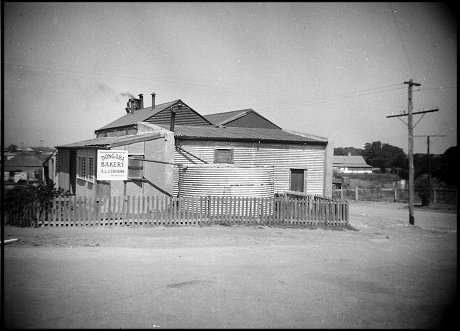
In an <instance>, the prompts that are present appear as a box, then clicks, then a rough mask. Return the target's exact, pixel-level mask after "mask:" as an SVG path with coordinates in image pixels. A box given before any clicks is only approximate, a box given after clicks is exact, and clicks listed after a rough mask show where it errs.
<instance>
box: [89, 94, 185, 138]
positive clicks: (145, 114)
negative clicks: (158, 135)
mask: <svg viewBox="0 0 460 331" xmlns="http://www.w3.org/2000/svg"><path fill="white" fill-rule="evenodd" d="M179 101H181V100H180V99H178V100H174V101H170V102H166V103H162V104H159V105H156V106H155V108H154V109H153V110H152V107H147V108H142V109H138V110H136V111H135V112H133V113H130V114H126V115H124V116H122V117H120V118H119V119H117V120H115V121H113V122H111V123H109V124H107V125H105V126H103V127H102V128H100V129H98V130H96V131H99V130H105V129H111V128H118V127H123V126H129V125H133V124H136V123H138V122H143V121H145V120H147V119H149V118H150V117H152V116H153V115H155V114H157V113H159V112H160V111H162V110H164V109H166V108H168V107H170V106H172V105H174V104H175V103H177V102H179Z"/></svg>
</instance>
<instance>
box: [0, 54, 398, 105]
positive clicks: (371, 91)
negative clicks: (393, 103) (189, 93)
mask: <svg viewBox="0 0 460 331" xmlns="http://www.w3.org/2000/svg"><path fill="white" fill-rule="evenodd" d="M44 62H48V64H51V68H50V67H49V65H48V66H46V65H45V66H40V65H37V64H20V63H17V62H16V63H15V62H11V61H5V62H4V63H5V64H6V65H9V66H16V68H12V70H37V71H42V72H43V71H45V72H46V71H48V73H49V71H50V70H51V71H54V72H56V73H64V74H66V73H67V74H84V75H90V76H96V77H97V76H100V74H101V70H99V71H98V72H96V71H95V70H94V69H90V68H84V67H83V69H79V68H75V66H73V67H74V68H72V66H69V67H66V68H59V67H57V66H58V65H61V66H62V65H63V64H59V63H54V62H51V61H44ZM102 73H104V74H106V75H110V76H114V77H118V78H123V79H133V80H141V81H152V79H151V78H149V77H147V76H145V74H143V75H138V74H137V73H135V72H132V71H131V72H129V74H128V73H123V71H120V72H118V73H115V72H111V71H102ZM133 73H134V75H133ZM170 77H175V76H174V75H170ZM154 81H156V82H158V83H161V82H163V83H174V84H182V85H189V86H192V87H193V88H195V89H198V90H200V91H202V92H204V93H205V94H215V89H216V88H217V87H216V85H215V84H212V83H211V82H208V84H203V83H197V82H196V81H193V82H187V81H186V80H184V78H183V77H182V78H180V79H178V80H175V79H171V78H163V79H161V78H155V79H154ZM398 85H402V84H401V83H398V84H389V85H383V86H377V87H373V88H368V89H363V90H356V91H351V92H345V93H339V94H335V95H328V96H322V97H317V98H312V99H307V100H305V98H304V96H303V95H302V96H300V95H296V94H291V93H282V92H279V91H276V92H272V91H270V90H267V89H259V88H254V87H251V88H247V87H240V88H239V87H228V86H220V87H219V88H221V89H225V90H244V91H254V92H258V93H263V94H270V95H278V96H279V97H280V99H281V101H284V102H290V101H291V100H292V102H299V101H302V102H304V103H310V104H312V103H313V104H315V103H318V102H319V103H321V102H323V101H333V100H337V99H341V98H355V97H360V96H366V95H372V94H376V93H385V92H390V91H394V90H398V89H403V88H404V87H400V88H395V89H386V88H388V87H394V86H398ZM210 87H212V88H210ZM382 89H386V90H382ZM379 90H380V91H379ZM284 97H286V98H287V100H286V99H284V100H283V98H284ZM304 105H305V104H304Z"/></svg>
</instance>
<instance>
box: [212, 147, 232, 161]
mask: <svg viewBox="0 0 460 331" xmlns="http://www.w3.org/2000/svg"><path fill="white" fill-rule="evenodd" d="M214 163H233V149H225V148H218V149H216V150H215V151H214Z"/></svg>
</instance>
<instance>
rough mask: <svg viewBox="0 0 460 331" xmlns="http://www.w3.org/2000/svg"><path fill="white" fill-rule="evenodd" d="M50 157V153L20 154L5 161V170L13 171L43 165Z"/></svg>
mask: <svg viewBox="0 0 460 331" xmlns="http://www.w3.org/2000/svg"><path fill="white" fill-rule="evenodd" d="M48 158H49V154H46V155H43V154H18V155H16V156H15V157H13V158H12V159H10V160H6V161H5V163H4V166H5V170H7V171H12V170H16V169H21V168H37V167H43V163H44V162H45V161H46V160H47V159H48Z"/></svg>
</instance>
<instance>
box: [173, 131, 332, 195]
mask: <svg viewBox="0 0 460 331" xmlns="http://www.w3.org/2000/svg"><path fill="white" fill-rule="evenodd" d="M176 145H177V146H179V147H181V148H183V149H184V150H186V151H188V152H190V153H191V154H193V155H195V156H197V157H199V158H200V159H202V160H204V161H206V162H208V163H214V151H215V149H216V148H231V149H233V160H234V164H235V165H240V166H273V167H274V190H275V192H285V191H288V190H289V189H290V169H306V178H305V180H306V193H309V194H321V195H323V194H324V193H325V191H324V184H325V179H324V178H325V162H326V148H325V146H324V145H294V144H264V143H249V142H247V143H246V142H221V141H220V142H219V141H195V140H178V141H177V142H176ZM174 162H175V163H181V164H203V162H201V161H199V160H198V159H195V158H193V157H191V156H190V155H188V154H186V153H184V152H181V151H180V150H177V149H176V150H175V151H174ZM178 181H179V171H178V167H175V168H174V189H173V192H174V194H175V195H177V193H178V191H179V190H178Z"/></svg>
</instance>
